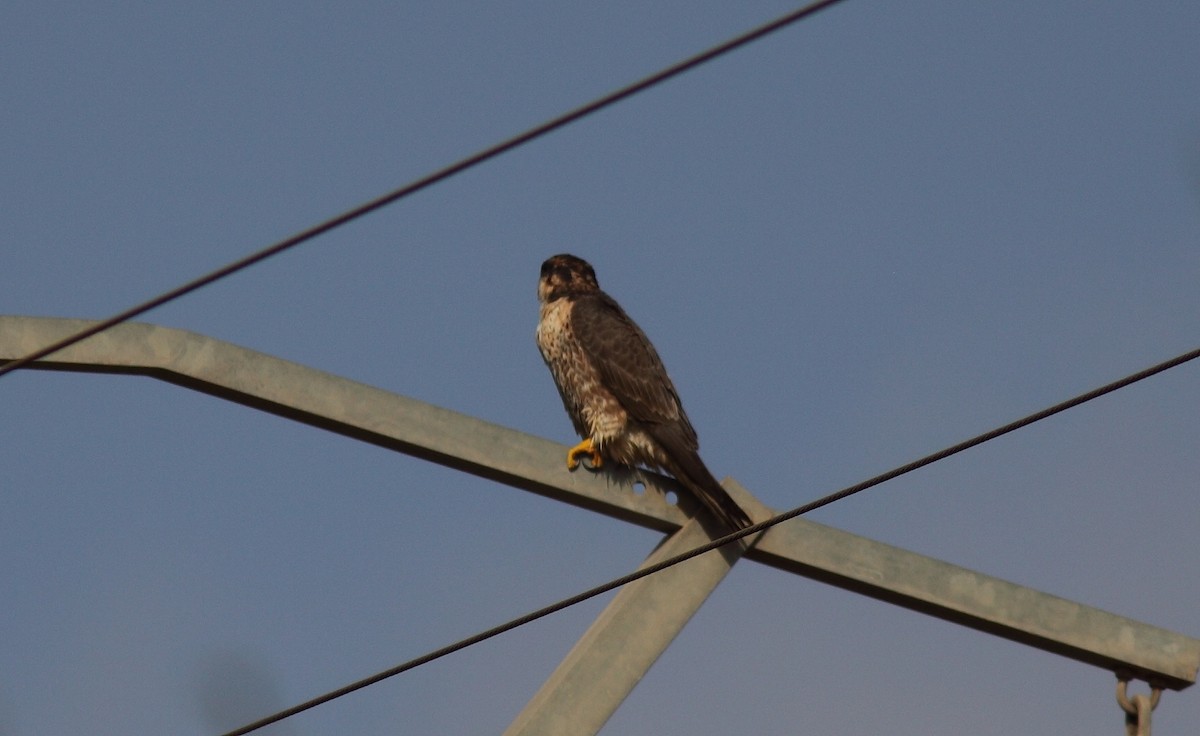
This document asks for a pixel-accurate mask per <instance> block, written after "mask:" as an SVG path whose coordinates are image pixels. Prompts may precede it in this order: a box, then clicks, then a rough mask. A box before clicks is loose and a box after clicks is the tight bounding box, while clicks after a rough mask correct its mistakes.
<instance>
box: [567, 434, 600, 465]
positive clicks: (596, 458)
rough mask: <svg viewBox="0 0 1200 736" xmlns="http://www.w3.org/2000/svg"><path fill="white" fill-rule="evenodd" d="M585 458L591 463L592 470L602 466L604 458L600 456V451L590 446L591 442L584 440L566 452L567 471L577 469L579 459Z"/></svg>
mask: <svg viewBox="0 0 1200 736" xmlns="http://www.w3.org/2000/svg"><path fill="white" fill-rule="evenodd" d="M585 455H586V456H587V457H588V459H590V460H591V461H592V469H593V470H595V469H596V468H599V467H600V466H601V465H603V464H604V458H603V457H601V455H600V450H598V449H596V446H595V445H593V444H592V440H591V439H590V438H589V439H586V440H584V441H583V442H580V443H579V444H578V445H575V446H574V447H572V448H571V449H570V450H568V451H567V470H574V469H575V468H578V467H579V458H580V457H583V456H585Z"/></svg>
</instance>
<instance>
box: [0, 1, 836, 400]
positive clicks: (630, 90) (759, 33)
mask: <svg viewBox="0 0 1200 736" xmlns="http://www.w3.org/2000/svg"><path fill="white" fill-rule="evenodd" d="M838 2H841V0H819V1H818V2H813V3H810V4H809V5H805V6H804V7H802V8H800V9H799V10H795V11H793V12H791V13H788V14H786V15H783V16H780V17H779V18H777V19H775V20H773V21H770V22H769V23H765V24H763V25H761V26H758V27H757V28H754V29H752V30H749V31H747V32H745V33H743V34H741V35H740V36H736V37H734V38H732V39H730V40H728V41H725V42H724V43H721V44H718V45H716V46H713V47H712V48H710V49H708V50H707V51H702V52H700V53H699V54H696V55H695V56H691V57H689V58H687V59H684V60H683V61H679V62H677V63H675V64H672V65H671V66H669V67H666V68H665V69H663V70H661V71H658V72H656V73H654V74H651V75H650V76H648V77H645V78H643V79H641V80H639V81H636V82H633V83H632V84H629V85H627V86H625V87H622V88H620V89H618V90H616V91H614V92H610V93H609V94H607V95H605V96H603V97H600V98H598V99H596V100H593V101H592V102H589V103H587V104H586V105H583V106H581V107H577V108H575V109H574V110H571V111H569V112H566V113H563V114H562V115H559V116H558V117H556V118H553V119H552V120H549V121H547V122H545V123H542V124H541V125H538V126H537V127H534V128H530V129H529V130H526V131H525V132H524V133H520V134H518V135H516V136H513V137H512V138H509V139H507V140H505V141H501V142H500V143H497V144H495V145H493V146H491V147H490V148H485V149H483V150H481V151H479V152H477V153H474V154H472V155H470V156H467V157H466V158H463V159H460V160H459V161H457V162H455V163H452V164H450V165H449V166H446V167H444V168H441V169H438V170H437V171H434V172H433V173H431V174H427V175H425V176H423V177H421V178H420V179H417V180H415V181H413V182H410V183H408V184H406V185H404V186H402V187H400V188H399V189H396V190H394V191H392V192H389V193H387V194H385V195H383V196H381V197H378V198H376V199H373V200H371V201H370V202H367V203H366V204H362V205H359V206H358V207H355V208H354V209H352V210H348V211H346V212H344V213H342V214H340V215H338V216H336V217H333V218H331V219H329V220H326V221H324V222H322V223H319V224H317V225H313V226H312V227H310V228H308V229H307V230H302V231H301V232H298V233H296V234H295V235H292V236H291V237H289V238H286V239H284V240H281V241H279V242H277V243H275V244H274V245H270V246H268V247H266V248H263V249H262V250H260V251H257V252H256V253H252V254H250V255H248V256H245V257H244V258H241V259H239V260H236V261H234V262H232V263H229V264H227V265H225V266H222V267H221V268H218V269H217V270H215V271H213V272H211V273H208V274H205V275H204V276H201V277H199V278H197V279H194V280H192V281H189V282H187V283H186V284H183V285H182V286H178V287H176V288H174V289H171V290H170V291H167V292H164V293H162V294H160V295H158V296H156V297H154V298H153V299H150V300H148V301H145V302H142V303H141V304H138V305H136V306H133V307H130V308H129V309H126V310H125V311H123V312H119V313H117V314H114V315H113V316H111V317H109V318H108V319H105V320H101V321H100V322H97V323H95V324H94V325H92V326H90V327H88V328H86V329H84V330H80V331H79V332H76V333H74V334H72V335H70V336H68V337H65V338H63V339H61V340H59V341H58V342H55V343H52V344H50V345H47V346H46V347H44V348H41V349H39V350H35V351H34V352H32V353H30V354H28V355H26V356H24V357H22V358H18V359H16V360H13V361H10V362H8V363H6V364H4V365H0V376H4V375H5V374H6V373H11V372H12V371H15V370H16V369H18V368H22V367H24V366H26V365H28V364H30V363H32V362H33V361H35V360H40V359H42V358H45V357H46V356H48V355H51V354H52V353H56V352H58V351H59V350H62V349H63V348H66V347H69V346H71V345H74V344H75V343H77V342H80V341H81V340H86V339H87V338H89V337H91V336H92V335H96V334H98V333H100V332H103V331H104V330H107V329H108V328H110V327H113V326H116V325H118V324H121V323H122V322H127V321H129V320H131V319H133V318H134V317H137V316H139V315H141V314H144V313H146V312H149V311H150V310H151V309H154V308H156V307H160V306H162V305H164V304H166V303H167V302H170V301H173V300H175V299H178V298H180V297H182V296H184V295H186V294H190V293H191V292H193V291H196V290H197V289H200V288H202V287H204V286H208V285H209V284H211V283H213V282H215V281H219V280H220V279H223V278H225V277H226V276H231V275H233V274H235V273H237V272H238V271H241V270H243V269H246V268H249V267H250V266H253V265H254V264H256V263H258V262H260V261H264V260H266V259H268V258H270V257H271V256H274V255H278V254H280V253H282V252H284V251H285V250H289V249H291V248H294V247H296V246H297V245H300V244H301V243H304V242H306V241H309V240H311V239H313V238H315V237H317V236H318V235H321V234H323V233H327V232H329V231H330V230H333V229H334V228H337V227H340V226H341V225H345V224H346V223H348V222H350V221H352V220H356V219H358V218H359V217H362V216H363V215H366V214H369V213H371V212H374V211H375V210H377V209H379V208H381V207H384V206H386V205H389V204H392V203H393V202H396V201H398V200H401V199H403V198H405V197H407V196H409V195H411V194H415V193H417V192H419V191H421V190H422V189H425V188H427V187H429V186H431V185H433V184H436V183H437V182H440V181H442V180H443V179H448V178H449V177H451V176H454V175H455V174H458V173H460V172H463V171H466V170H467V169H470V168H472V167H474V166H477V165H479V164H481V163H483V162H484V161H487V160H489V159H492V158H495V157H496V156H499V155H500V154H502V153H505V152H506V151H510V150H512V149H514V148H516V147H518V146H521V145H523V144H525V143H528V142H530V141H532V140H534V139H536V138H540V137H542V136H544V135H546V134H547V133H550V132H552V131H554V130H557V129H559V128H561V127H563V126H565V125H568V124H569V123H573V122H575V121H576V120H579V119H580V118H583V117H586V116H588V115H591V114H592V113H594V112H598V111H599V110H602V109H604V108H606V107H608V106H610V105H612V104H614V103H616V102H619V101H621V100H623V99H625V98H626V97H631V96H633V95H635V94H637V93H638V92H641V91H643V90H646V89H649V88H650V87H653V86H655V85H658V84H660V83H662V82H665V81H667V80H668V79H671V78H673V77H676V76H678V75H680V74H682V73H683V72H686V71H688V70H690V69H692V68H694V67H697V66H700V65H701V64H704V63H705V62H708V61H711V60H713V59H715V58H717V57H719V56H722V55H724V54H727V53H729V52H730V51H733V50H735V49H737V48H740V47H742V46H745V45H746V44H748V43H750V42H752V41H756V40H758V39H760V38H762V37H763V36H766V35H768V34H771V33H774V32H775V31H778V30H780V29H782V28H784V27H786V26H789V25H791V24H792V23H795V22H797V21H799V20H801V19H803V18H806V17H808V16H810V15H812V14H814V13H816V12H817V11H819V10H823V9H825V8H827V7H829V6H830V5H834V4H836V3H838Z"/></svg>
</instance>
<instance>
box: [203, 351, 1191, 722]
mask: <svg viewBox="0 0 1200 736" xmlns="http://www.w3.org/2000/svg"><path fill="white" fill-rule="evenodd" d="M1196 358H1200V348H1197V349H1195V350H1192V351H1190V352H1187V353H1184V354H1182V355H1179V356H1176V357H1174V358H1171V359H1170V360H1166V361H1163V362H1161V363H1158V364H1156V365H1152V366H1150V367H1149V368H1146V369H1144V370H1140V371H1138V372H1137V373H1132V374H1130V375H1128V376H1125V377H1124V378H1121V379H1118V380H1116V381H1113V382H1111V383H1107V384H1105V385H1103V386H1100V387H1099V388H1095V389H1092V390H1091V391H1087V392H1085V393H1082V394H1079V395H1078V396H1075V397H1073V398H1070V399H1067V400H1066V401H1061V402H1059V403H1057V404H1054V405H1053V406H1050V407H1047V408H1045V409H1042V410H1041V411H1037V412H1034V413H1033V414H1029V415H1027V416H1024V417H1022V418H1020V419H1017V420H1016V421H1013V422H1009V423H1008V424H1004V425H1002V426H1000V427H997V428H995V429H992V430H990V431H987V432H984V433H983V434H979V435H976V436H974V437H972V438H970V439H968V440H964V441H962V442H959V443H957V444H954V445H951V446H949V447H947V448H945V449H943V450H939V451H938V452H935V453H932V454H930V455H926V456H924V457H922V458H919V459H917V460H913V461H912V462H909V463H905V464H904V465H900V466H898V467H895V468H893V469H891V470H889V471H887V472H885V473H880V474H879V475H876V476H874V477H873V478H868V479H867V480H864V481H862V482H860V483H856V484H854V485H852V486H847V487H845V488H843V489H841V490H840V491H836V492H834V493H830V494H829V495H826V496H822V497H821V498H818V499H817V500H815V501H810V502H809V503H806V504H804V505H803V506H798V507H796V508H794V509H792V510H790V511H785V512H783V513H781V514H777V515H775V516H773V517H771V518H770V519H767V520H765V521H761V522H759V523H757V524H754V525H752V526H748V527H745V528H743V529H740V530H739V531H736V532H734V533H732V534H727V535H725V536H723V537H719V538H717V539H714V540H712V541H710V542H707V543H705V544H702V545H700V546H698V547H695V548H694V549H691V550H688V551H687V552H683V553H681V554H679V555H676V556H674V557H671V558H669V559H666V560H662V561H660V562H658V563H655V564H653V565H648V566H646V567H644V568H640V569H638V570H636V571H634V572H631V573H629V574H628V575H622V576H621V577H619V578H615V579H613V580H610V581H608V582H607V583H604V584H602V585H597V586H596V587H594V588H589V589H588V590H585V591H583V592H582V593H578V594H576V595H573V596H571V597H570V598H564V599H562V600H560V601H558V602H556V603H552V604H550V605H548V606H545V607H543V608H539V609H538V610H536V611H532V612H530V613H527V614H525V615H524V616H520V617H518V618H515V619H512V620H510V621H507V622H505V623H503V624H500V625H499V626H495V627H493V628H490V629H487V630H486V631H481V632H479V633H478V634H475V635H474V636H469V637H467V638H465V639H461V640H459V641H457V642H454V643H453V644H449V645H447V646H444V647H442V648H441V649H436V650H434V651H432V652H429V653H428V654H424V655H422V656H420V657H417V658H416V659H410V660H409V661H407V662H405V663H403V664H399V665H396V666H395V667H392V668H390V669H386V670H383V671H382V672H378V673H376V674H374V675H371V676H370V677H365V678H363V679H361V680H358V681H356V682H352V683H350V684H348V685H345V686H343V687H340V688H338V689H337V690H332V691H330V692H328V693H325V694H324V695H320V696H318V697H315V698H312V699H311V700H307V701H305V702H303V703H300V704H298V705H295V706H292V707H291V708H288V709H286V710H282V711H279V712H278V713H275V714H273V715H270V716H267V717H266V718H263V719H261V720H258V721H255V722H253V723H250V724H247V725H245V726H242V727H241V728H238V729H235V730H233V731H229V732H227V733H225V734H222V736H243V735H244V734H248V733H251V732H252V731H256V730H258V729H260V728H263V727H265V726H269V725H271V724H272V723H278V722H279V721H282V720H284V719H285V718H289V717H291V716H294V715H296V714H298V713H302V712H304V711H306V710H309V709H311V708H315V707H316V706H318V705H322V704H324V703H328V702H329V701H331V700H335V699H337V698H340V697H342V696H343V695H348V694H350V693H352V692H354V691H356V690H361V689H362V688H364V687H367V686H368V685H373V684H375V683H377V682H380V681H382V680H386V679H388V678H390V677H394V676H396V675H399V674H401V673H403V672H407V671H408V670H411V669H414V668H416V667H419V666H421V665H423V664H428V663H429V662H432V661H434V660H436V659H440V658H442V657H445V656H446V655H449V654H453V653H454V652H458V651H461V650H463V649H466V648H467V647H470V646H473V645H475V644H479V643H480V642H483V641H486V640H488V639H491V638H493V637H496V636H499V635H500V634H503V633H506V632H508V631H512V630H513V629H516V628H519V627H521V626H524V625H525V624H529V623H532V622H534V621H537V620H538V619H541V618H545V617H546V616H549V615H550V614H553V613H557V612H558V611H562V610H564V609H566V608H570V607H571V606H574V605H576V604H578V603H582V602H584V601H586V600H589V599H591V598H595V597H596V596H598V595H602V594H604V593H607V592H609V591H611V590H615V589H616V588H620V587H621V586H623V585H627V584H628V583H632V582H634V581H635V580H640V579H642V578H644V577H647V576H649V575H653V574H654V573H657V572H661V571H662V570H665V569H667V568H668V567H673V566H675V565H678V564H680V563H681V562H686V561H687V560H690V559H692V558H693V557H698V556H700V555H702V554H704V553H706V552H711V551H712V550H714V549H717V548H718V547H723V546H725V545H727V544H729V543H731V542H735V541H737V540H739V539H744V538H745V537H749V536H751V535H753V534H757V533H759V532H761V531H763V530H765V529H769V528H771V527H773V526H776V525H777V524H782V523H783V522H785V521H789V520H791V519H794V518H796V517H797V516H801V515H803V514H807V513H808V512H810V511H815V510H816V509H819V508H821V507H822V506H828V505H829V504H831V503H833V502H835V501H840V500H841V499H844V498H847V497H849V496H853V495H854V494H856V493H861V492H862V491H865V490H867V489H868V488H872V487H874V486H878V485H880V484H881V483H885V482H887V481H889V480H892V479H894V478H898V477H900V476H902V475H905V474H907V473H911V472H912V471H914V470H918V469H920V468H923V467H925V466H927V465H931V464H933V463H936V462H938V461H939V460H944V459H946V458H948V457H950V456H952V455H957V454H958V453H960V452H963V451H965V450H969V449H971V448H973V447H977V446H978V445H982V444H983V443H985V442H989V441H991V440H994V439H996V438H998V437H1001V436H1003V435H1006V434H1008V433H1010V432H1014V431H1016V430H1018V429H1021V428H1022V427H1026V426H1029V425H1030V424H1033V423H1035V422H1040V421H1042V420H1043V419H1047V418H1049V417H1052V416H1054V415H1055V414H1059V413H1061V412H1064V411H1066V410H1068V409H1072V408H1074V407H1076V406H1079V405H1080V404H1084V403H1087V402H1089V401H1091V400H1093V399H1097V398H1100V397H1101V396H1104V395H1105V394H1109V393H1112V392H1113V391H1116V390H1118V389H1121V388H1125V387H1126V386H1129V385H1131V384H1134V383H1137V382H1138V381H1142V380H1145V379H1147V378H1150V377H1151V376H1154V375H1157V374H1159V373H1162V372H1163V371H1166V370H1169V369H1171V368H1174V367H1176V366H1179V365H1182V364H1184V363H1187V362H1188V361H1191V360H1195V359H1196Z"/></svg>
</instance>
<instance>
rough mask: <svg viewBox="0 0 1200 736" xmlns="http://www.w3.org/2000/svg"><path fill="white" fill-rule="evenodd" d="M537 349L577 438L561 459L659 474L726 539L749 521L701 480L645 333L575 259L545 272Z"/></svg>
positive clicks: (692, 445)
mask: <svg viewBox="0 0 1200 736" xmlns="http://www.w3.org/2000/svg"><path fill="white" fill-rule="evenodd" d="M538 301H539V302H540V303H541V318H540V320H539V321H538V327H537V343H538V349H539V350H541V352H542V358H543V359H544V360H545V361H546V365H547V367H549V368H550V373H551V375H553V376H554V383H555V384H556V385H557V386H558V393H559V394H560V395H561V396H562V401H563V406H565V407H566V409H567V415H568V416H570V418H571V423H572V424H574V425H575V431H576V432H578V433H579V436H580V437H582V438H583V442H580V443H579V444H578V445H576V446H575V447H572V448H571V450H570V452H568V453H567V468H568V469H569V470H574V469H575V468H576V467H578V465H579V459H580V458H581V457H587V458H589V459H590V460H591V464H592V467H595V468H598V467H600V466H601V465H602V464H603V462H604V459H605V458H607V459H610V460H613V461H615V462H617V463H621V464H623V465H630V466H633V465H645V466H647V467H650V468H656V469H662V470H666V471H667V472H668V473H670V474H671V475H673V476H675V479H676V480H678V481H679V482H680V484H682V485H683V487H684V488H686V489H687V490H688V491H690V492H691V493H692V494H694V495H695V496H696V498H697V499H699V500H700V501H701V502H703V504H704V506H706V507H707V508H708V510H709V511H711V512H712V514H713V515H714V516H715V517H716V518H717V519H719V520H720V521H721V522H723V523H724V524H725V525H726V526H728V527H729V528H730V529H731V530H737V529H741V528H743V527H746V526H749V525H750V524H751V521H750V517H749V516H748V515H747V514H746V512H745V511H743V510H742V508H741V507H739V506H738V505H737V503H736V502H735V501H734V500H733V499H732V498H731V497H730V496H729V494H728V493H727V492H726V491H725V489H724V488H722V487H721V484H720V483H718V482H717V480H716V479H715V478H714V477H713V475H712V473H710V472H708V468H706V467H705V465H704V462H703V461H702V460H701V459H700V453H699V447H700V443H699V440H698V439H697V438H696V430H695V429H693V428H692V423H691V422H690V421H689V420H688V417H687V414H686V413H684V411H683V405H682V404H681V403H680V401H679V395H678V394H677V393H676V391H675V386H674V385H673V384H672V383H671V379H670V378H669V377H668V376H667V370H666V368H664V367H663V364H662V360H661V359H660V358H659V357H658V352H657V351H655V349H654V346H653V345H651V344H650V340H648V339H647V338H646V335H645V333H643V332H642V330H641V329H640V328H639V327H638V326H637V325H636V324H635V323H634V321H633V320H632V319H630V318H629V316H628V315H626V314H625V310H623V309H621V307H620V305H618V304H617V302H616V300H614V299H613V298H612V297H610V296H609V295H608V294H605V293H604V292H603V291H601V290H600V285H599V283H597V281H596V273H595V271H593V270H592V267H591V265H589V264H588V263H587V261H584V260H583V259H581V258H576V257H575V256H572V255H567V254H562V255H557V256H552V257H551V258H549V259H547V260H546V262H545V263H543V264H542V274H541V278H540V279H539V281H538Z"/></svg>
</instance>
